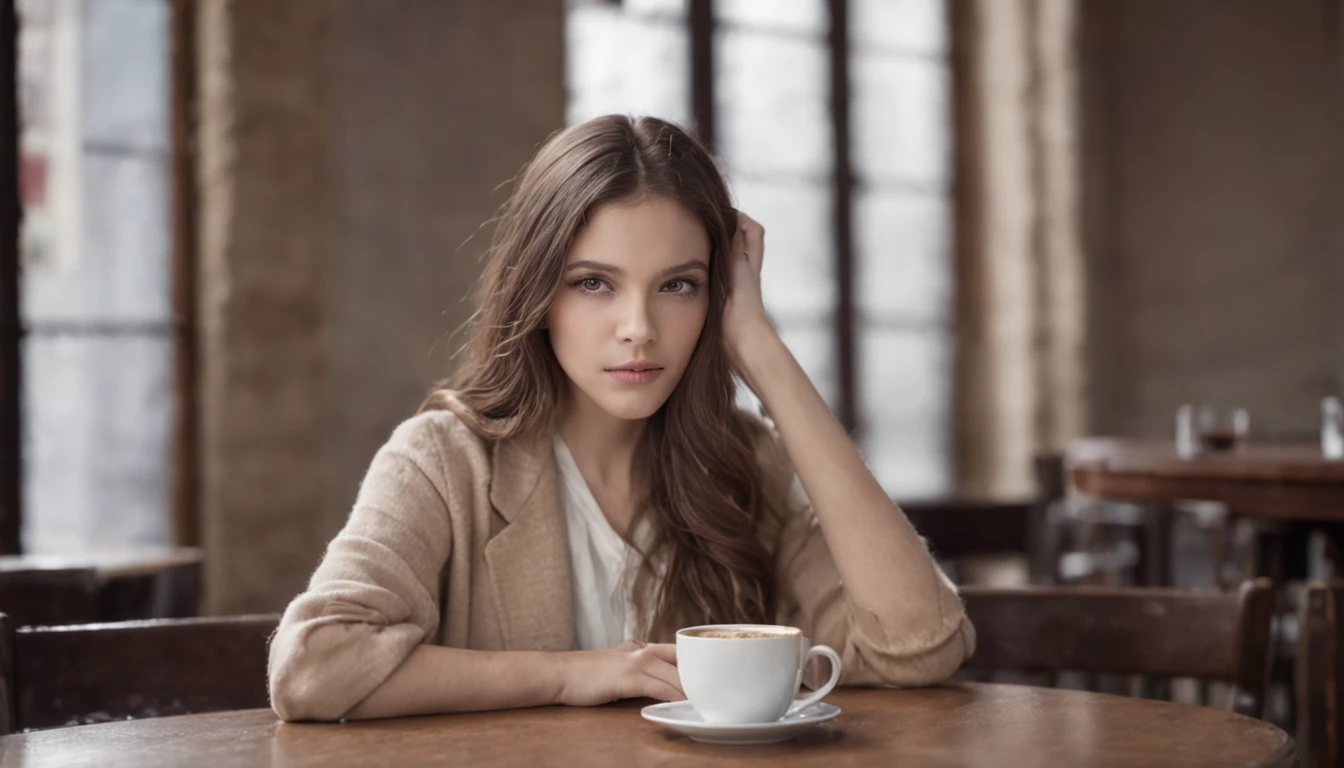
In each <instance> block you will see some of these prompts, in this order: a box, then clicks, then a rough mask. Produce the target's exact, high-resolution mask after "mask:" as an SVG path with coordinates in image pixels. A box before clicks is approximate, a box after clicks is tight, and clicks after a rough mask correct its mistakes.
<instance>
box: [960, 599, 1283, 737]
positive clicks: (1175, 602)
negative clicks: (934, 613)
mask: <svg viewBox="0 0 1344 768" xmlns="http://www.w3.org/2000/svg"><path fill="white" fill-rule="evenodd" d="M962 594H963V597H964V598H965V601H966V612H967V614H968V615H969V617H970V619H971V621H972V623H974V625H975V627H976V635H977V640H976V651H975V654H974V655H973V656H972V657H971V658H970V659H968V660H967V662H966V668H967V669H980V670H1019V671H1054V672H1058V671H1072V672H1093V673H1118V674H1137V675H1151V676H1156V677H1194V678H1201V679H1205V680H1223V681H1226V682H1229V683H1233V684H1234V686H1235V692H1234V697H1233V701H1232V702H1231V704H1230V708H1231V709H1233V710H1235V711H1238V712H1243V713H1254V714H1257V715H1258V714H1259V712H1260V710H1261V708H1262V707H1263V703H1264V696H1265V686H1266V685H1267V678H1268V672H1269V666H1268V664H1269V638H1270V623H1271V620H1272V612H1273V600H1274V593H1273V590H1272V589H1271V587H1270V584H1269V582H1268V580H1265V579H1257V580H1256V581H1254V582H1248V583H1246V584H1244V585H1243V586H1242V588H1241V590H1240V591H1239V592H1237V593H1219V592H1197V591H1182V590H1170V589H1096V588H1087V587H1073V588H1040V589H991V588H977V587H967V588H965V589H964V590H963V591H962Z"/></svg>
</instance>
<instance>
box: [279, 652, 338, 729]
mask: <svg viewBox="0 0 1344 768" xmlns="http://www.w3.org/2000/svg"><path fill="white" fill-rule="evenodd" d="M318 680H319V678H318V677H317V675H315V674H313V673H312V672H309V673H304V672H303V671H301V670H296V669H293V668H292V665H286V664H282V665H281V666H280V667H279V668H278V669H275V668H273V669H272V671H271V675H270V680H269V685H270V697H271V709H273V710H275V714H276V716H277V717H279V718H280V719H281V720H284V721H285V722H288V723H294V722H314V721H315V722H334V721H337V720H340V719H341V718H342V717H343V716H344V715H345V712H346V710H347V709H348V708H349V707H347V706H346V704H345V703H344V702H342V701H340V700H339V697H337V696H334V695H332V692H331V691H327V690H324V686H322V685H321V684H320V683H318Z"/></svg>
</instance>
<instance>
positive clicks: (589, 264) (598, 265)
mask: <svg viewBox="0 0 1344 768" xmlns="http://www.w3.org/2000/svg"><path fill="white" fill-rule="evenodd" d="M576 269H591V270H595V271H597V272H610V273H611V274H613V275H624V274H625V270H623V269H621V268H620V267H617V266H614V265H612V264H603V263H602V262H600V261H588V260H584V261H576V262H574V263H573V264H566V265H565V271H566V272H573V271H574V270H576Z"/></svg>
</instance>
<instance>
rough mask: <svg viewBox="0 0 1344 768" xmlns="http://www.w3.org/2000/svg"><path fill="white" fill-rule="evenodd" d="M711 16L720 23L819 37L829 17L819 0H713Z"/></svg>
mask: <svg viewBox="0 0 1344 768" xmlns="http://www.w3.org/2000/svg"><path fill="white" fill-rule="evenodd" d="M714 18H715V20H716V21H718V22H719V23H722V24H728V25H733V24H740V25H743V26H748V27H752V28H755V29H764V30H771V31H778V32H792V33H802V34H806V35H817V36H822V35H825V34H826V33H827V30H829V29H830V18H829V14H828V12H827V10H826V4H825V3H824V2H823V1H822V0H715V3H714Z"/></svg>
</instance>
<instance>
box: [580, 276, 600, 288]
mask: <svg viewBox="0 0 1344 768" xmlns="http://www.w3.org/2000/svg"><path fill="white" fill-rule="evenodd" d="M579 287H580V288H582V289H584V290H585V291H600V290H602V281H601V280H598V279H597V278H595V277H589V278H585V279H583V280H580V281H579Z"/></svg>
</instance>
